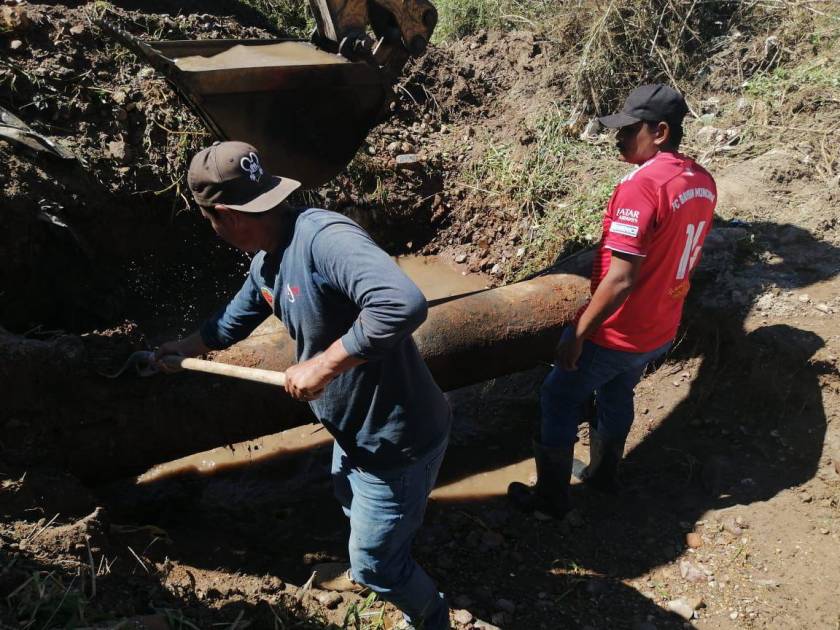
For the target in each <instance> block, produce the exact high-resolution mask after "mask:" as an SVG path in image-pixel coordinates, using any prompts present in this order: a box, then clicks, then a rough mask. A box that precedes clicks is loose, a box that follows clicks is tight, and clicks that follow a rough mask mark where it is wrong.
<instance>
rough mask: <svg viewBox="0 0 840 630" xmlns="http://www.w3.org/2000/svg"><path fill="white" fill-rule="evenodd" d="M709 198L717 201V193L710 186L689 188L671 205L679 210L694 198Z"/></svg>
mask: <svg viewBox="0 0 840 630" xmlns="http://www.w3.org/2000/svg"><path fill="white" fill-rule="evenodd" d="M698 198H699V199H708V200H709V201H711V202H712V203H714V202H715V194H714V193H713V192H712V191H711V190H709V189H708V188H689V189H688V190H686V191H685V192H684V193H682V194H681V195H680V196H679V197H677V198H676V199H674V201H672V202H671V207H672V208H673V209H674V210H679V209H680V207H681V206H683V205H685V203H686V202H688V201H691V200H692V199H698Z"/></svg>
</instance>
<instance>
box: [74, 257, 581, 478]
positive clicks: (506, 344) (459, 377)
mask: <svg viewBox="0 0 840 630" xmlns="http://www.w3.org/2000/svg"><path fill="white" fill-rule="evenodd" d="M588 288H589V284H588V281H587V280H586V279H584V278H582V277H580V276H575V275H568V274H560V273H555V274H548V275H544V276H540V277H537V278H535V279H532V280H528V281H525V282H520V283H517V284H512V285H508V286H505V287H500V288H497V289H492V290H486V291H479V292H476V293H472V294H467V295H465V296H463V297H455V298H450V299H446V300H440V301H438V302H439V303H437V304H434V305H433V306H431V308H430V309H429V315H428V318H427V320H426V322H425V323H424V324H423V325H422V326H421V327H420V328H419V329H418V330H417V331H416V332H415V334H414V339H415V341H416V342H417V345H418V347H419V348H420V352H421V353H422V355H423V357H424V358H425V360H426V362H427V363H428V365H429V367H430V369H431V371H432V374H433V375H434V377H435V379H436V380H437V382H438V384H439V385H440V386H441V388H442V389H444V390H452V389H456V388H458V387H463V386H465V385H470V384H473V383H478V382H481V381H485V380H488V379H491V378H494V377H498V376H503V375H505V374H511V373H514V372H518V371H522V370H525V369H529V368H531V367H534V366H535V365H537V364H539V363H540V362H543V361H546V360H549V359H550V358H551V356H552V351H553V348H554V346H555V344H556V342H557V340H558V337H559V334H560V332H561V330H562V328H563V326H564V325H565V324H567V323H568V322H569V321H570V320H571V319H572V317H573V316H574V314H575V313H576V311H577V310H578V309H579V308H580V306H581V305H582V304H583V302H584V300H585V299H586V296H587V295H588ZM214 360H218V361H223V362H227V363H234V364H237V365H246V366H250V367H260V368H266V369H272V370H283V369H285V368H286V367H288V366H289V365H291V364H292V363H293V362H294V342H293V341H292V340H291V339H290V338H289V337H288V335H287V334H286V333H285V331H282V330H280V331H278V332H272V333H268V334H261V335H252V336H251V338H249V339H247V340H245V341H243V342H241V343H239V344H237V345H235V346H233V347H232V348H229V349H228V350H225V351H223V352H220V353H218V354H217V355H216V356H215V357H214ZM120 387H124V388H133V390H134V391H131V390H130V389H126V392H127V393H126V398H134V399H137V398H138V396H137V393H136V389H137V388H138V387H143V388H146V389H145V390H144V392H143V394H142V398H140V399H139V400H137V402H136V403H135V404H134V409H133V410H132V413H131V414H125V415H124V416H123V417H121V418H120V417H118V418H116V419H115V421H114V422H113V423H112V424H111V425H110V426H105V425H104V424H103V423H102V422H93V423H91V424H90V425H82V426H80V427H76V428H74V429H73V431H72V432H68V433H67V435H66V436H65V438H66V444H67V446H66V449H65V454H66V457H67V465H68V467H69V469H70V470H71V471H72V472H74V473H75V474H77V475H78V476H80V477H82V478H84V479H89V480H97V479H98V480H101V479H108V478H115V477H119V476H126V475H129V474H136V473H138V472H141V471H143V470H145V469H147V468H149V467H150V466H152V465H154V464H157V463H160V462H163V461H168V460H171V459H175V458H177V457H181V456H184V455H187V454H190V453H195V452H199V451H203V450H207V449H210V448H213V447H217V446H219V445H223V444H230V443H233V442H239V441H244V440H249V439H253V438H256V437H259V436H262V435H266V434H269V433H276V432H278V431H282V430H284V429H287V428H290V427H292V426H295V425H298V424H302V423H304V422H311V421H312V419H313V418H312V415H311V412H310V411H309V407H308V405H305V404H302V403H297V402H295V401H293V400H292V399H290V398H289V397H288V396H286V395H285V393H284V392H282V391H279V390H277V389H276V388H273V387H270V386H266V385H258V384H254V383H245V382H240V381H234V380H232V379H228V380H225V379H219V378H218V377H213V376H207V375H201V374H179V375H172V376H160V377H155V378H151V379H145V381H144V383H143V384H138V383H136V382H134V383H132V384H131V385H129V384H128V383H125V382H124V383H122V384H121V385H120ZM129 392H130V393H129ZM108 395H109V396H114V395H115V392H114V391H113V390H110V391H109V393H108ZM117 395H119V394H117ZM100 396H102V394H100ZM94 403H95V401H94ZM127 404H128V403H127Z"/></svg>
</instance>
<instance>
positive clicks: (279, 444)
mask: <svg viewBox="0 0 840 630" xmlns="http://www.w3.org/2000/svg"><path fill="white" fill-rule="evenodd" d="M331 442H332V436H330V434H329V433H328V432H327V431H326V430H325V429H324V427H323V426H321V425H320V424H307V425H304V426H301V427H294V428H293V429H288V430H286V431H281V432H280V433H274V434H272V435H265V436H263V437H261V438H257V439H256V440H249V441H247V442H239V443H236V444H231V445H229V446H222V447H219V448H214V449H212V450H209V451H205V452H203V453H196V454H194V455H188V456H186V457H182V458H180V459H176V460H174V461H171V462H166V463H165V464H159V465H157V466H154V467H152V468H150V469H149V470H147V471H146V472H145V473H143V474H142V475H140V476H139V477H138V478H137V482H138V483H151V482H153V481H159V480H161V479H167V478H169V477H176V476H179V475H188V474H196V473H197V474H210V473H219V472H222V471H225V470H230V469H233V468H241V467H243V466H250V465H253V464H259V463H267V462H276V461H277V460H280V459H284V458H286V459H288V458H293V457H295V456H297V455H300V454H303V453H306V452H307V451H310V450H312V449H315V448H318V447H319V446H324V445H325V444H330V443H331Z"/></svg>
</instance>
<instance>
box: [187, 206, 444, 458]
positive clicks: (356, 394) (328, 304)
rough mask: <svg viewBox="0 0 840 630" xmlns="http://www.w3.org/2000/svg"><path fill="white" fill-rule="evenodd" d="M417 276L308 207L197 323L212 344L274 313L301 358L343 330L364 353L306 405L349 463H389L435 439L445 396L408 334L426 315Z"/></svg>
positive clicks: (336, 219)
mask: <svg viewBox="0 0 840 630" xmlns="http://www.w3.org/2000/svg"><path fill="white" fill-rule="evenodd" d="M426 312H427V305H426V299H425V297H424V296H423V294H422V293H421V292H420V290H419V289H418V288H417V287H416V286H415V284H414V283H413V282H412V281H411V280H410V279H409V278H408V277H407V276H406V275H405V274H404V273H403V272H402V271H401V270H400V269H399V267H398V266H397V265H396V264H395V263H394V261H393V260H391V258H390V257H389V256H388V255H387V254H386V253H385V252H384V251H382V250H381V249H380V248H379V247H378V246H377V245H376V244H375V243H374V242H373V240H372V239H371V238H370V236H368V234H367V233H366V232H365V231H364V230H363V229H362V228H361V227H359V226H358V225H357V224H356V223H354V222H353V221H351V220H350V219H348V218H346V217H344V216H342V215H340V214H337V213H335V212H330V211H328V210H320V209H314V208H313V209H309V210H306V211H305V212H302V213H301V214H300V215H299V216H298V217H297V219H296V221H295V223H294V230H293V232H292V234H291V235H290V239H289V241H288V242H287V244H286V245H285V247H282V248H281V249H280V250H279V251H277V252H273V253H266V252H260V253H259V254H257V255H256V256H255V257H254V260H253V261H252V263H251V270H250V272H249V274H248V277H247V278H246V280H245V283H244V284H243V286H242V288H241V289H240V290H239V293H237V295H236V296H235V297H234V298H233V300H232V301H231V302H230V303H229V304H228V305H227V306H226V307H225V308H224V309H223V310H221V311H220V312H219V313H217V314H216V315H215V316H213V317H211V318H210V319H208V320H207V321H206V322H204V324H203V325H202V327H201V336H202V339H203V340H204V343H205V344H206V345H207V346H208V347H210V348H213V349H222V348H226V347H228V346H230V345H232V344H234V343H236V342H237V341H241V340H242V339H244V338H245V337H247V336H248V335H250V334H251V332H252V331H253V330H254V329H255V328H256V327H257V326H258V325H259V324H260V323H261V322H262V321H263V320H265V319H266V318H267V317H268V316H269V315H271V314H272V313H273V314H275V315H277V316H278V317H280V319H281V320H282V321H283V323H284V324H285V326H286V328H287V329H288V331H289V334H290V336H291V337H292V339H294V340H295V341H296V343H297V358H298V361H299V362H301V361H305V360H307V359H309V358H311V357H313V356H315V355H316V354H318V353H320V352H323V351H324V350H326V349H327V348H328V347H329V346H330V345H331V344H332V343H333V342H334V341H335V340H336V339H338V338H341V340H342V343H343V344H344V348H345V349H346V350H347V352H348V353H349V354H350V355H352V356H355V357H359V358H363V359H366V360H367V362H366V363H363V364H361V365H359V366H357V367H354V368H352V369H350V370H348V371H347V372H344V373H343V374H340V375H339V376H337V377H336V378H335V379H334V380H333V381H332V382H331V383H330V384H329V385H328V386H327V387H326V389H325V391H324V394H323V396H322V397H321V398H319V399H318V400H315V401H312V402H311V403H310V406H311V407H312V410H313V412H314V413H315V415H316V417H317V418H318V419H319V420H320V421H321V422H322V423H323V424H324V426H325V427H326V428H327V429H328V430H329V431H330V433H332V435H333V436H334V437H335V439H336V440H337V441H338V443H339V445H340V446H341V448H342V449H344V451H345V452H346V453H347V454H348V455H349V456H350V458H351V460H352V461H353V462H354V464H356V465H358V466H361V467H362V468H367V469H370V470H388V469H391V468H394V467H398V466H402V465H405V464H408V463H410V462H411V461H413V460H415V459H416V458H418V457H420V456H422V455H424V454H425V453H426V452H428V451H429V450H430V449H432V448H434V447H436V446H438V445H439V444H440V443H441V442H442V441H443V439H444V438H445V436H446V435H447V434H448V432H449V427H450V410H449V404H448V403H447V401H446V399H445V398H444V396H443V393H442V392H441V390H440V388H439V387H438V386H437V384H436V383H435V382H434V379H433V378H432V375H431V373H430V372H429V369H428V368H427V367H426V364H425V363H424V361H423V359H422V357H421V356H420V353H419V352H418V350H417V347H416V346H415V344H414V341H413V340H412V338H411V333H412V332H413V331H414V330H415V329H416V328H417V327H418V326H419V325H420V324H421V323H422V322H423V321H424V320H425V318H426Z"/></svg>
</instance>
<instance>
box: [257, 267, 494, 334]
mask: <svg viewBox="0 0 840 630" xmlns="http://www.w3.org/2000/svg"><path fill="white" fill-rule="evenodd" d="M394 262H396V263H397V265H398V266H399V268H400V269H402V270H403V273H405V275H407V276H408V277H409V278H411V279H412V281H413V282H414V284H416V285H417V286H418V287H419V289H420V291H422V292H423V295H425V296H426V300H428V301H430V302H431V301H433V300H439V299H441V298H448V297H453V296H456V295H464V294H469V293H473V292H475V291H483V290H484V289H486V288H487V278H486V277H485V276H484V275H482V274H479V273H467V274H464V273H462V272H461V271H459V270H458V269H457V268H455V267H453V266H452V265H450V264H449V263H446V262H444V261H443V260H441V259H440V258H438V257H437V256H397V257H396V258H394ZM280 330H283V324H282V323H280V320H279V319H277V318H276V317H269V318H268V319H267V320H265V321H264V322H263V323H262V324H260V325H259V326H258V327H257V329H256V330H255V331H254V332H253V333H251V334H252V335H270V334H274V333H276V332H279V331H280Z"/></svg>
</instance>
